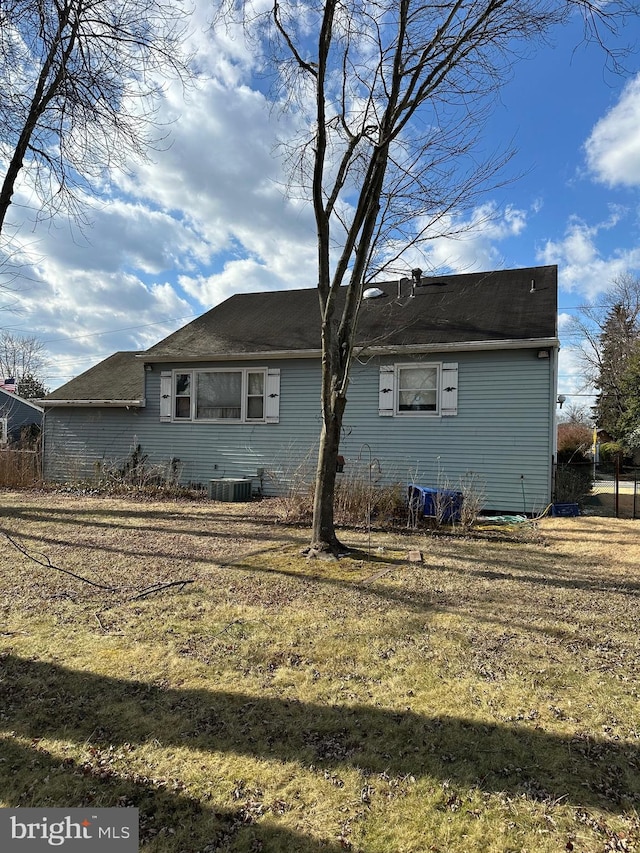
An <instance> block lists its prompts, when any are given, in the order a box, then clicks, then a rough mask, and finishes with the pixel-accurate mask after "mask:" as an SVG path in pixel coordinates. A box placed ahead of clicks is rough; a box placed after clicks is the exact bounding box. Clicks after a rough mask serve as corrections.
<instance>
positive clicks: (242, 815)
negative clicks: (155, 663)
mask: <svg viewBox="0 0 640 853" xmlns="http://www.w3.org/2000/svg"><path fill="white" fill-rule="evenodd" d="M0 759H1V761H0V789H1V790H2V798H3V800H4V802H5V803H6V804H7V806H9V807H18V806H22V807H32V808H33V807H35V808H46V807H59V808H82V807H85V806H88V807H91V806H93V807H94V808H109V807H111V808H113V807H119V808H126V807H132V808H137V809H139V816H140V844H141V845H144V844H145V843H148V842H151V841H153V840H156V845H157V848H156V849H159V850H162V851H163V853H170V851H171V853H179V851H180V853H182V851H185V850H189V851H196V850H200V851H209V850H211V851H215V850H227V851H232V850H236V849H242V850H262V851H263V853H283V851H287V853H338V851H339V850H342V849H343V848H342V847H341V846H340V845H339V844H338V843H331V842H329V841H315V840H314V839H311V838H308V837H306V836H304V835H302V834H300V833H296V832H293V831H291V830H289V829H287V828H285V827H278V826H277V825H274V823H273V822H272V823H271V824H265V823H263V822H257V821H256V819H255V817H254V816H253V815H252V814H251V808H250V805H249V804H247V805H241V804H239V805H238V808H237V809H233V810H232V809H223V808H220V807H217V806H216V807H211V806H206V805H203V804H202V803H201V802H200V801H199V800H196V799H194V798H192V797H189V796H188V795H186V794H183V793H176V792H173V791H171V790H167V787H169V786H167V787H165V784H164V782H163V781H161V780H160V781H154V780H151V779H148V778H146V777H140V778H133V779H129V778H126V777H125V778H123V777H121V776H116V775H115V774H113V775H112V776H110V775H109V772H108V771H106V770H104V769H102V770H101V769H99V768H96V769H89V768H87V767H86V766H84V765H79V764H77V763H75V762H74V761H71V760H70V759H65V760H64V761H61V760H60V759H57V758H54V757H53V756H52V755H51V754H50V753H48V752H46V751H44V750H42V749H40V748H38V746H37V744H36V743H32V744H31V747H28V746H23V745H21V744H19V743H17V742H15V741H10V740H8V739H3V738H0ZM25 768H28V770H27V771H26V773H25ZM14 773H20V774H21V778H23V779H24V780H25V781H24V790H23V792H22V793H21V795H18V796H17V798H16V802H12V800H11V798H10V797H8V796H7V794H6V792H7V791H11V790H15V782H14V781H13V778H12V777H13V775H14ZM52 785H53V786H55V788H56V790H58V791H60V793H59V794H57V795H53V796H52Z"/></svg>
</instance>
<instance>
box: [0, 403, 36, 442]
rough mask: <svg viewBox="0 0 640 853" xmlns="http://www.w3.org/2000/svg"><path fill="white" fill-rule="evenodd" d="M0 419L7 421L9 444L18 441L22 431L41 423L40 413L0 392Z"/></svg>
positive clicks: (32, 407)
mask: <svg viewBox="0 0 640 853" xmlns="http://www.w3.org/2000/svg"><path fill="white" fill-rule="evenodd" d="M0 418H6V419H7V432H8V439H9V442H10V443H11V442H15V441H19V439H20V435H21V432H22V429H23V428H24V427H28V426H31V424H37V425H38V426H40V424H41V423H42V412H41V411H39V410H38V409H36V408H35V407H34V406H32V405H29V404H28V403H25V402H24V401H23V400H21V399H20V398H19V397H15V396H14V395H13V394H7V393H4V392H0Z"/></svg>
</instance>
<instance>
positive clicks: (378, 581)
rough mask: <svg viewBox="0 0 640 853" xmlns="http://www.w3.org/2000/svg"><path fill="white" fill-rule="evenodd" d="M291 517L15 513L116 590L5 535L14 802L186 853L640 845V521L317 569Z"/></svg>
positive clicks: (8, 504) (179, 509)
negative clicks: (132, 817) (133, 822)
mask: <svg viewBox="0 0 640 853" xmlns="http://www.w3.org/2000/svg"><path fill="white" fill-rule="evenodd" d="M273 507H274V504H273V503H272V502H270V501H264V502H262V503H252V504H214V503H207V502H205V503H202V502H198V503H194V502H187V501H174V502H164V503H161V502H154V501H147V502H142V501H138V502H134V501H126V500H118V499H113V498H99V497H79V496H73V495H61V494H46V495H45V494H40V495H38V494H28V493H22V494H21V493H10V492H7V493H4V494H0V529H2V530H4V531H6V532H7V533H9V535H10V536H11V537H13V538H14V539H15V540H16V542H18V543H19V544H20V545H21V546H22V547H23V548H26V549H27V550H28V551H29V553H30V554H31V555H32V556H36V557H37V558H38V559H39V560H40V561H41V562H44V563H47V562H50V563H51V564H53V565H55V566H58V567H64V568H65V569H67V570H68V571H72V572H75V573H77V574H79V575H83V576H85V577H87V578H89V579H91V580H93V581H94V582H100V583H103V584H106V585H109V586H112V587H114V588H115V591H112V592H107V591H105V590H101V589H99V588H97V587H92V586H89V585H88V584H86V583H83V582H81V581H79V580H77V579H76V578H73V577H71V576H69V575H68V574H66V575H65V574H61V573H60V572H58V571H56V570H55V569H53V568H51V567H47V566H44V565H40V564H38V563H36V562H34V560H33V559H31V558H29V557H27V556H25V555H24V554H23V553H20V552H19V551H17V550H16V549H15V548H14V547H13V546H11V544H10V543H9V541H8V540H7V539H6V538H1V537H0V577H1V578H2V592H1V594H0V614H1V616H2V626H1V628H0V631H1V635H0V678H1V679H2V680H1V681H0V728H1V729H2V744H1V746H0V759H1V760H0V791H2V794H1V795H0V804H1V805H6V806H14V805H40V806H44V805H61V806H78V805H85V804H89V803H91V804H93V805H94V806H106V805H136V806H137V807H138V808H139V809H140V812H141V838H142V842H143V843H142V849H144V850H145V851H147V850H148V851H159V852H160V853H179V851H188V852H189V853H192V852H193V853H205V851H218V850H219V851H233V853H241V852H242V853H249V851H258V850H263V851H274V853H275V851H300V853H319V851H330V853H338V851H340V850H345V849H350V850H353V851H361V853H401V851H415V853H424V851H441V853H445V851H446V853H450V851H452V853H474V851H478V853H480V851H483V853H484V851H490V853H491V851H495V852H497V851H501V853H507V851H514V853H515V851H519V853H524V851H529V853H532V851H536V853H537V851H542V852H543V853H551V851H562V850H575V851H583V853H600V851H602V853H605V851H614V850H627V851H632V850H638V849H640V821H639V818H638V801H639V798H640V780H639V772H638V770H639V768H640V718H639V717H638V706H639V699H640V694H639V691H638V684H637V673H638V671H639V665H640V641H639V632H638V598H639V596H640V537H639V536H638V531H639V528H638V526H637V525H638V522H630V521H616V520H614V519H602V518H569V519H545V520H544V521H542V522H540V523H539V524H537V525H535V526H532V525H520V526H518V527H516V528H513V529H508V528H485V529H480V530H478V531H477V532H476V533H475V534H474V535H473V536H461V535H454V536H452V535H444V534H442V533H428V532H422V533H415V534H413V533H412V534H411V535H410V536H409V535H400V534H381V533H376V532H374V534H373V536H372V541H371V549H369V541H368V531H359V532H358V531H351V530H345V531H342V538H343V539H344V540H346V541H347V542H348V543H349V544H350V545H351V546H352V547H353V548H354V550H353V551H352V553H351V554H350V555H349V556H348V557H345V558H344V559H341V560H339V561H324V560H311V561H309V560H306V559H305V558H303V557H302V556H301V555H300V549H301V548H302V546H303V545H305V544H306V540H307V532H306V531H305V530H304V529H301V528H291V527H285V526H281V525H277V524H274V523H273V517H272V515H273V511H274V509H273ZM411 549H420V550H421V551H422V553H423V555H424V560H423V562H419V563H414V562H409V560H408V559H407V555H408V552H409V550H411ZM38 555H40V556H38ZM181 579H184V580H190V581H193V583H191V584H189V585H188V586H185V587H184V588H183V589H180V588H179V587H171V588H170V589H167V590H166V591H164V592H163V593H160V594H157V595H149V596H148V597H144V598H141V599H134V596H135V595H136V594H137V593H139V592H140V591H141V590H144V589H145V588H148V587H149V586H150V585H151V584H154V583H158V582H160V583H170V582H174V581H176V580H181Z"/></svg>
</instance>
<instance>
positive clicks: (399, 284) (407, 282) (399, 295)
mask: <svg viewBox="0 0 640 853" xmlns="http://www.w3.org/2000/svg"><path fill="white" fill-rule="evenodd" d="M403 284H409V279H408V278H400V279H398V299H400V297H401V296H402V285H403Z"/></svg>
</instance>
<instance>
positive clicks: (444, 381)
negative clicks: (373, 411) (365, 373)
mask: <svg viewBox="0 0 640 853" xmlns="http://www.w3.org/2000/svg"><path fill="white" fill-rule="evenodd" d="M378 412H379V414H380V415H387V416H391V417H394V416H395V417H414V416H422V417H446V416H448V415H457V414H458V365H457V364H455V363H451V364H442V363H440V362H423V363H420V362H413V363H411V364H383V365H381V367H380V386H379V401H378Z"/></svg>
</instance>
